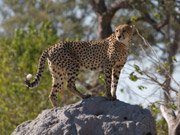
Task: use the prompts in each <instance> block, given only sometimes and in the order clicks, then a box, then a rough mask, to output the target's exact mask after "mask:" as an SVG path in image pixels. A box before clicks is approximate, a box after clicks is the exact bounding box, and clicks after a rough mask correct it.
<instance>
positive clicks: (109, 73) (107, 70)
mask: <svg viewBox="0 0 180 135" xmlns="http://www.w3.org/2000/svg"><path fill="white" fill-rule="evenodd" d="M104 75H105V83H106V97H107V99H108V100H114V98H113V97H112V95H111V80H112V79H111V76H112V68H111V66H110V65H106V67H105V69H104Z"/></svg>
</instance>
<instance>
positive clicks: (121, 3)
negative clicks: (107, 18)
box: [108, 0, 130, 15]
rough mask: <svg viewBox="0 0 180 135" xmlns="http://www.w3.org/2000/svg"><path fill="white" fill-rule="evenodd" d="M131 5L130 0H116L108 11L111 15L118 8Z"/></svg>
mask: <svg viewBox="0 0 180 135" xmlns="http://www.w3.org/2000/svg"><path fill="white" fill-rule="evenodd" d="M129 7H130V5H129V0H123V1H119V0H115V1H114V2H113V3H112V4H111V6H110V7H109V8H108V13H109V14H110V15H114V14H115V13H116V11H117V10H119V9H121V8H129Z"/></svg>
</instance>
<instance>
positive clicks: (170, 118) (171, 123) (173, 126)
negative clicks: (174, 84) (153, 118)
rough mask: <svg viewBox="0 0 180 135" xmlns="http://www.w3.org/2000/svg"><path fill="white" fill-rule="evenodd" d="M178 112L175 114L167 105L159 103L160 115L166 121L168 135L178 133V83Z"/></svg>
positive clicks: (179, 97) (179, 133) (179, 123)
mask: <svg viewBox="0 0 180 135" xmlns="http://www.w3.org/2000/svg"><path fill="white" fill-rule="evenodd" d="M178 105H179V106H178V107H179V108H178V110H179V111H178V114H177V116H176V115H175V113H174V111H173V110H172V109H170V108H169V107H168V106H167V105H161V106H160V110H161V113H162V116H163V117H164V118H165V120H166V122H167V123H168V133H169V135H180V84H179V92H178Z"/></svg>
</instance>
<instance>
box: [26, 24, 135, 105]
mask: <svg viewBox="0 0 180 135" xmlns="http://www.w3.org/2000/svg"><path fill="white" fill-rule="evenodd" d="M133 29H134V28H133V26H129V25H127V24H122V25H119V26H118V27H116V28H115V32H114V33H113V34H112V35H110V36H109V37H107V38H106V39H103V40H97V41H79V42H78V41H61V42H58V43H56V44H55V45H53V46H51V47H49V48H48V49H46V50H44V52H43V53H42V55H41V56H40V59H39V65H38V70H37V74H36V77H35V79H34V80H33V81H32V82H30V80H31V78H32V75H31V74H28V75H27V76H26V80H25V82H26V85H27V86H28V87H29V88H33V87H35V86H37V85H38V84H39V82H40V80H41V76H42V73H43V70H44V66H45V62H46V59H47V60H48V66H49V70H50V73H51V75H52V89H51V92H50V95H49V99H50V101H51V104H52V106H53V107H57V106H58V105H57V95H58V92H59V91H60V90H61V89H62V86H63V84H64V81H65V80H66V81H67V88H68V90H70V91H71V92H72V93H73V94H75V95H77V96H79V97H80V98H82V99H85V98H89V97H90V96H91V95H89V94H87V95H84V94H82V93H81V92H79V91H78V90H77V89H76V87H75V81H76V80H77V77H78V73H79V71H80V69H85V70H100V71H103V73H104V75H105V84H106V86H105V87H106V97H107V99H108V100H116V88H117V84H118V80H119V76H120V72H121V69H122V68H123V66H124V64H125V62H126V60H127V56H128V53H129V47H130V45H131V40H132V35H133Z"/></svg>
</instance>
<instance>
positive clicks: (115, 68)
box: [111, 64, 123, 99]
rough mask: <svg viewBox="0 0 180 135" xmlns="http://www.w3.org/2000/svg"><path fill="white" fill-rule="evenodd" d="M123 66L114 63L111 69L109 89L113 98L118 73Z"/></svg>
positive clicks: (114, 96)
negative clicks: (110, 86)
mask: <svg viewBox="0 0 180 135" xmlns="http://www.w3.org/2000/svg"><path fill="white" fill-rule="evenodd" d="M122 68H123V65H119V64H116V65H115V66H114V67H113V69H112V89H111V95H112V97H113V98H114V99H116V98H117V97H116V89H117V85H118V80H119V75H120V72H121V69H122Z"/></svg>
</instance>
